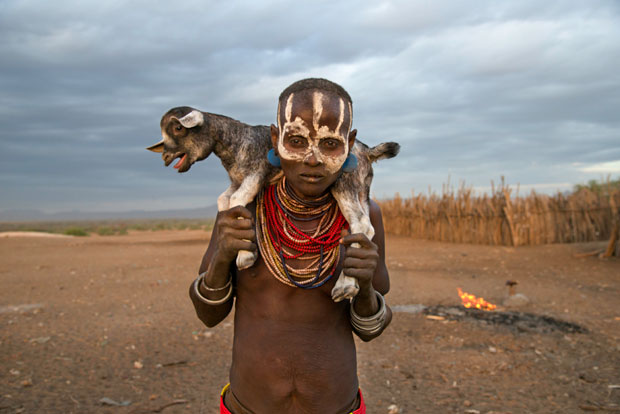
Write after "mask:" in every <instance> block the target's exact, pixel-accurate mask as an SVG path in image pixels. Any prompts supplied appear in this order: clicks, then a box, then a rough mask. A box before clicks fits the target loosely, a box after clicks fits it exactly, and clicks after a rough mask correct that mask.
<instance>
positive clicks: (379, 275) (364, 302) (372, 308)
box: [343, 200, 392, 341]
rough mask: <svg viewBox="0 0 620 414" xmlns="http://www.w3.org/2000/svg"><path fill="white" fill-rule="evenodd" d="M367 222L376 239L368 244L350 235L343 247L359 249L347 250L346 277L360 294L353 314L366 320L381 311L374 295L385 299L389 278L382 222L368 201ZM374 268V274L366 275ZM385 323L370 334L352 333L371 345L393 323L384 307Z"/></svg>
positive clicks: (375, 205) (376, 206)
mask: <svg viewBox="0 0 620 414" xmlns="http://www.w3.org/2000/svg"><path fill="white" fill-rule="evenodd" d="M370 222H371V223H372V226H373V227H374V229H375V236H374V237H373V239H372V241H370V240H368V238H366V236H364V235H363V234H357V235H349V236H345V237H344V239H343V240H344V243H345V244H346V245H350V244H351V243H353V242H357V243H359V244H360V245H361V248H358V249H354V248H351V247H347V254H346V256H345V274H347V272H349V274H347V275H348V276H353V277H356V278H357V279H358V283H359V285H360V291H359V293H358V294H357V296H356V297H355V299H354V300H353V310H354V311H355V313H356V314H357V315H359V316H361V317H369V316H371V315H375V314H377V312H379V311H380V308H381V303H380V301H379V299H378V297H377V294H376V292H379V293H380V294H381V295H385V294H387V293H388V291H389V290H390V276H389V274H388V270H387V266H386V265H385V234H384V229H383V218H382V215H381V209H380V208H379V205H378V204H377V203H376V202H374V201H372V200H370ZM373 265H374V272H371V273H367V271H368V270H367V269H370V268H371V267H372V266H373ZM385 307H386V309H385V322H384V324H383V326H382V328H381V329H380V330H379V331H378V332H375V333H373V334H370V335H368V334H361V333H360V332H358V331H357V330H355V329H354V332H355V333H356V334H357V336H359V337H360V338H361V339H362V340H363V341H370V340H371V339H374V338H376V337H377V336H379V335H381V333H382V332H383V330H384V329H385V328H386V327H387V326H388V325H389V324H390V322H391V321H392V310H391V309H390V307H389V306H387V304H386V305H385Z"/></svg>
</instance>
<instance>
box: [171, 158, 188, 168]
mask: <svg viewBox="0 0 620 414" xmlns="http://www.w3.org/2000/svg"><path fill="white" fill-rule="evenodd" d="M181 155H182V156H181V159H180V160H179V162H177V163H176V164H174V166H173V168H175V169H177V170H178V169H179V168H181V165H182V164H183V163H184V162H185V160H186V159H187V154H181Z"/></svg>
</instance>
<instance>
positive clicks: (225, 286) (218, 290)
mask: <svg viewBox="0 0 620 414" xmlns="http://www.w3.org/2000/svg"><path fill="white" fill-rule="evenodd" d="M206 275H207V272H202V273H201V274H199V275H198V278H199V279H202V287H203V288H205V290H207V291H209V292H221V291H222V290H224V289H228V286H230V284H231V283H232V277H230V275H229V277H228V282H227V283H226V284H225V285H224V286H222V287H219V288H212V287H209V286H208V285H207V282H206V281H205V276H206Z"/></svg>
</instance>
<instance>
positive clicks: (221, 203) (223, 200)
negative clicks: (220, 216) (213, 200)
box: [217, 184, 239, 211]
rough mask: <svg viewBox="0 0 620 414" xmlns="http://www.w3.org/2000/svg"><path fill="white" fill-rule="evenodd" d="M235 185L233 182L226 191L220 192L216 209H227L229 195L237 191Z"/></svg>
mask: <svg viewBox="0 0 620 414" xmlns="http://www.w3.org/2000/svg"><path fill="white" fill-rule="evenodd" d="M237 188H239V187H237V186H235V185H234V184H231V185H230V186H229V187H228V188H227V189H226V191H224V192H223V193H222V194H220V196H219V197H218V198H217V211H224V210H228V209H229V208H230V207H229V206H230V196H231V195H233V193H234V192H235V191H237Z"/></svg>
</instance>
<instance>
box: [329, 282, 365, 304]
mask: <svg viewBox="0 0 620 414" xmlns="http://www.w3.org/2000/svg"><path fill="white" fill-rule="evenodd" d="M359 291H360V288H359V287H357V286H356V285H343V286H334V288H333V289H332V300H333V301H334V302H340V301H341V300H344V299H353V298H354V297H355V295H357V292H359Z"/></svg>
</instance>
